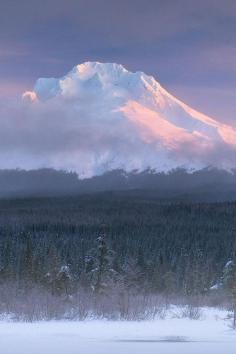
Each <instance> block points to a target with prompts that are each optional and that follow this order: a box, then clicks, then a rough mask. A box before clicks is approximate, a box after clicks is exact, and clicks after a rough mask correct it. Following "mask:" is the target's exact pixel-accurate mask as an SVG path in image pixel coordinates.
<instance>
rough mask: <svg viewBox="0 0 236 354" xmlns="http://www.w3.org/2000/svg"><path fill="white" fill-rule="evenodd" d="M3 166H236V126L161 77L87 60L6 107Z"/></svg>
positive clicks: (93, 170)
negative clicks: (189, 101) (188, 100)
mask: <svg viewBox="0 0 236 354" xmlns="http://www.w3.org/2000/svg"><path fill="white" fill-rule="evenodd" d="M0 120H1V127H2V128H1V131H0V167H1V168H15V167H22V168H26V169H28V168H39V167H54V168H62V169H72V170H75V171H77V172H78V173H79V174H80V175H81V176H91V175H95V174H101V173H103V172H104V171H106V170H111V169H118V168H122V169H124V170H127V171H131V170H133V169H138V170H144V169H146V168H148V167H151V168H155V169H157V170H158V171H167V170H170V169H173V168H176V167H178V166H182V167H185V168H187V169H189V168H196V169H198V168H203V167H205V166H209V165H212V166H216V167H219V168H224V169H230V168H234V167H236V154H235V153H236V130H234V129H233V127H231V126H229V125H226V124H223V123H220V122H217V121H216V120H214V119H212V118H210V117H208V116H206V115H204V114H201V113H199V112H197V111H195V110H193V109H192V108H190V107H188V106H187V105H186V104H184V103H183V102H181V101H180V100H178V99H177V98H175V97H173V96H172V95H170V94H169V93H168V92H167V91H166V90H165V89H164V88H163V87H162V86H161V85H160V84H159V83H158V82H157V81H156V80H155V79H154V78H153V77H151V76H147V75H146V74H144V73H143V72H136V73H132V72H129V71H127V70H126V69H125V68H124V67H123V66H122V65H118V64H111V63H108V64H102V63H98V62H86V63H84V64H81V65H78V66H76V67H75V68H74V69H73V70H72V71H70V72H69V73H68V74H67V75H66V76H64V77H62V78H60V79H56V78H41V79H38V80H37V82H36V84H35V87H34V89H33V91H27V92H25V93H24V94H23V99H22V101H21V102H14V103H12V102H11V103H10V104H9V103H6V102H5V103H4V104H2V105H1V108H0Z"/></svg>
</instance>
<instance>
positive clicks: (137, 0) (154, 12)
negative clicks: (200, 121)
mask: <svg viewBox="0 0 236 354" xmlns="http://www.w3.org/2000/svg"><path fill="white" fill-rule="evenodd" d="M88 60H90V61H93V60H98V61H104V62H117V63H121V64H123V65H124V66H126V67H127V68H128V69H130V70H142V71H144V72H146V73H148V74H151V75H153V76H155V77H156V79H157V80H158V81H159V82H160V83H161V84H162V85H163V86H164V87H165V88H167V89H168V90H169V91H170V92H171V93H173V94H175V95H176V96H178V97H179V98H181V99H182V100H184V101H186V103H188V104H190V105H192V106H193V107H195V108H197V109H198V110H200V111H203V112H204V113H207V114H209V115H211V116H213V117H215V118H217V119H219V120H222V121H225V122H230V123H231V124H233V125H234V126H236V116H235V107H236V1H235V0H198V1H196V0H165V1H163V0H148V1H147V0H119V1H115V0H41V1H39V0H21V1H19V0H6V1H4V0H3V1H1V2H0V96H12V95H18V94H20V93H21V92H22V91H24V90H26V89H31V88H32V86H33V84H34V81H35V80H36V79H37V78H38V77H45V76H62V75H64V74H65V73H66V72H68V71H69V70H70V69H71V68H72V67H73V66H74V65H76V64H79V63H81V62H84V61H88Z"/></svg>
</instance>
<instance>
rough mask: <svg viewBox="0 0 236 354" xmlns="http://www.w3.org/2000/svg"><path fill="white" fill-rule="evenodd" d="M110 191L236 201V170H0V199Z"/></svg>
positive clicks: (162, 197) (151, 196) (150, 195)
mask: <svg viewBox="0 0 236 354" xmlns="http://www.w3.org/2000/svg"><path fill="white" fill-rule="evenodd" d="M101 192H111V193H113V194H117V193H118V194H119V195H120V196H122V195H126V196H127V195H135V196H141V197H145V196H146V197H147V198H153V197H155V198H159V199H160V200H162V201H164V200H166V201H168V200H175V201H192V202H201V201H206V202H217V201H232V200H235V199H236V171H234V170H232V171H226V170H219V169H215V168H205V169H202V170H198V171H191V172H189V171H187V170H185V169H183V168H179V169H175V170H172V171H170V172H168V173H164V172H163V173H158V172H156V171H155V170H151V169H149V170H145V171H143V172H138V171H133V172H130V173H127V172H125V171H123V170H113V171H109V172H106V173H105V174H103V175H100V176H94V177H91V178H84V179H80V178H79V176H78V175H77V174H76V173H75V172H67V171H62V170H54V169H39V170H29V171H26V170H0V197H1V198H16V197H21V198H24V197H39V196H41V197H47V196H76V195H82V194H93V193H101Z"/></svg>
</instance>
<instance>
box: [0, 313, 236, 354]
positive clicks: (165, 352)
mask: <svg viewBox="0 0 236 354" xmlns="http://www.w3.org/2000/svg"><path fill="white" fill-rule="evenodd" d="M225 318H226V312H223V311H222V312H219V311H213V310H208V311H207V312H206V311H205V313H204V314H203V317H202V319H201V320H189V319H183V318H180V319H179V318H168V319H165V320H155V321H148V322H110V321H85V322H65V321H63V322H60V321H58V322H39V323H15V322H5V321H2V322H0V354H75V353H76V354H78V353H81V354H132V353H134V354H143V353H146V354H157V353H160V354H172V353H173V354H200V353H202V354H223V353H224V354H235V353H236V332H234V331H233V330H232V329H231V328H230V322H229V320H226V319H225Z"/></svg>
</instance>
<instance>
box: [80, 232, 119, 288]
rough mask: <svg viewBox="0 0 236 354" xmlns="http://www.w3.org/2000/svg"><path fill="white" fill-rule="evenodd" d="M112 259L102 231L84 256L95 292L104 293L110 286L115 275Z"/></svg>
mask: <svg viewBox="0 0 236 354" xmlns="http://www.w3.org/2000/svg"><path fill="white" fill-rule="evenodd" d="M113 261H114V252H113V251H112V250H111V249H110V248H109V247H108V244H107V240H106V234H105V232H102V233H101V234H100V235H99V237H98V238H97V240H96V247H95V248H94V249H93V250H91V252H90V255H89V256H88V257H86V263H87V275H88V276H89V279H90V284H91V286H92V289H93V291H94V292H95V293H96V294H104V293H106V290H107V289H108V288H110V287H112V285H113V282H114V280H115V277H116V271H115V270H114V269H113Z"/></svg>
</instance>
